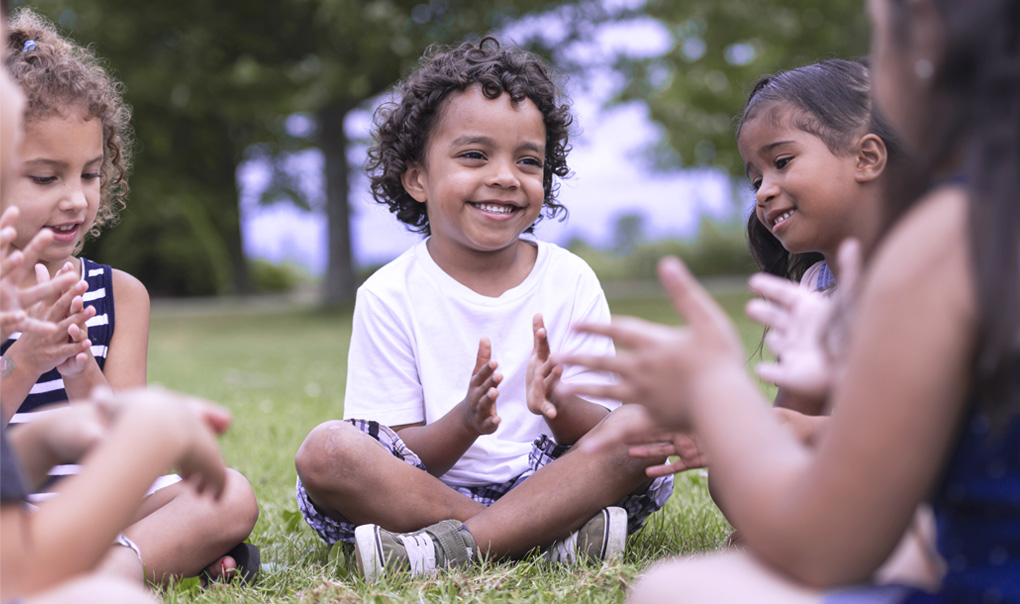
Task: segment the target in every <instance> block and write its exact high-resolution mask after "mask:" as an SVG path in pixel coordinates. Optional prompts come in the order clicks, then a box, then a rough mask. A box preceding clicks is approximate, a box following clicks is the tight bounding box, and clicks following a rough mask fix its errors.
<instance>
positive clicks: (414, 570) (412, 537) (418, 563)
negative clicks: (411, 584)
mask: <svg viewBox="0 0 1020 604" xmlns="http://www.w3.org/2000/svg"><path fill="white" fill-rule="evenodd" d="M396 537H397V538H398V539H400V541H401V543H403V544H404V551H406V552H407V561H408V562H409V563H410V564H411V574H412V575H418V574H422V573H426V572H429V571H432V570H435V568H436V547H435V545H434V544H433V543H432V538H431V537H429V536H428V534H426V533H411V534H406V535H396Z"/></svg>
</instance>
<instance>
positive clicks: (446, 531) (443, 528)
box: [354, 520, 477, 581]
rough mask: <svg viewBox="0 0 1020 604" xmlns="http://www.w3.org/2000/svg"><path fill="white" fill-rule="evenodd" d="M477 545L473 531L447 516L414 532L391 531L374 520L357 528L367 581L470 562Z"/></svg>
mask: <svg viewBox="0 0 1020 604" xmlns="http://www.w3.org/2000/svg"><path fill="white" fill-rule="evenodd" d="M476 551H477V548H476V546H475V540H474V538H473V537H472V536H471V533H469V532H468V531H467V529H466V528H464V525H463V524H462V523H461V522H459V521H457V520H444V521H442V522H439V523H437V524H433V525H432V526H427V527H425V528H423V529H422V530H420V531H415V532H412V533H392V532H390V531H387V530H385V529H382V528H379V526H378V525H375V524H363V525H361V526H359V527H357V528H356V529H354V554H355V556H356V557H357V560H358V571H359V572H360V573H361V576H362V577H364V578H365V580H366V581H374V580H376V579H377V578H379V577H380V576H382V574H383V573H385V572H410V573H411V576H412V577H414V576H417V575H423V574H426V573H431V572H435V571H436V570H438V569H441V568H452V567H455V566H461V565H462V564H467V563H468V562H470V561H471V560H473V559H474V558H475V553H476Z"/></svg>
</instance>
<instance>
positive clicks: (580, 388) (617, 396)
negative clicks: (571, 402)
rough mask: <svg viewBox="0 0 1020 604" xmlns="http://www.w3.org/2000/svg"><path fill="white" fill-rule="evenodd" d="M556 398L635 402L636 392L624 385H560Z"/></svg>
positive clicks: (557, 388)
mask: <svg viewBox="0 0 1020 604" xmlns="http://www.w3.org/2000/svg"><path fill="white" fill-rule="evenodd" d="M556 396H559V397H567V396H580V397H588V396H593V397H595V398H608V399H613V400H617V401H628V400H634V398H635V397H634V392H633V390H632V389H631V388H630V387H629V386H626V385H624V384H622V383H618V384H576V383H572V384H562V383H561V384H560V385H558V386H556Z"/></svg>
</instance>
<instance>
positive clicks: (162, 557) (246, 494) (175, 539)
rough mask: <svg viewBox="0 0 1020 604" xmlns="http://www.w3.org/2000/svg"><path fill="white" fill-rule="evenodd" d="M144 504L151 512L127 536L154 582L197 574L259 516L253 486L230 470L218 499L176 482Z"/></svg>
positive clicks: (243, 534)
mask: <svg viewBox="0 0 1020 604" xmlns="http://www.w3.org/2000/svg"><path fill="white" fill-rule="evenodd" d="M144 507H145V508H146V509H145V511H146V512H148V513H147V514H146V515H145V516H144V517H142V518H141V519H140V520H138V521H137V522H135V523H134V524H132V525H131V526H130V527H128V528H127V530H125V531H124V534H125V535H127V537H128V538H129V539H131V540H132V541H134V542H135V544H137V545H138V549H140V550H141V552H142V560H143V561H144V562H145V572H146V578H147V579H148V580H149V581H152V582H153V583H162V582H164V581H165V580H167V579H169V578H170V577H194V576H196V575H198V574H199V573H200V572H201V571H202V570H203V569H204V568H205V567H207V566H209V565H210V564H212V563H214V562H216V561H217V560H218V559H219V558H220V557H221V556H223V554H224V553H225V552H227V551H228V550H230V548H232V547H234V546H235V545H237V544H238V543H240V542H241V541H243V540H244V539H246V538H247V537H248V535H250V534H251V530H252V528H254V527H255V522H256V521H257V520H258V516H259V509H258V503H257V502H256V500H255V493H254V492H253V491H252V488H251V485H249V484H248V481H247V480H246V479H245V478H244V476H242V475H241V474H240V473H238V472H236V471H234V470H230V469H228V470H227V483H226V486H225V488H224V491H223V494H222V495H221V496H220V498H219V500H214V499H212V498H211V497H209V496H208V495H198V494H196V493H195V492H194V491H193V490H192V489H190V488H189V487H188V486H187V485H185V484H183V483H177V484H174V485H171V486H169V487H166V488H164V489H160V490H159V491H157V492H156V493H153V494H152V495H151V496H150V497H149V498H148V501H146V504H145V505H144ZM117 549H127V548H123V547H120V548H117ZM104 571H108V572H117V571H116V570H115V569H114V568H112V567H104Z"/></svg>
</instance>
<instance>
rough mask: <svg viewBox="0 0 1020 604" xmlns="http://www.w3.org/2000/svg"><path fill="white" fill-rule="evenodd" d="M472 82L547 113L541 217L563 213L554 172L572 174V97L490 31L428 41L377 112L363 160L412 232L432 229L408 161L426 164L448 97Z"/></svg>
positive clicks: (533, 59) (376, 188) (381, 196)
mask: <svg viewBox="0 0 1020 604" xmlns="http://www.w3.org/2000/svg"><path fill="white" fill-rule="evenodd" d="M475 84H479V85H480V86H481V89H482V93H483V94H485V96H486V97H488V98H490V99H495V98H499V96H500V95H502V94H503V93H504V92H505V93H507V94H509V95H510V99H511V101H512V102H513V103H515V104H516V103H520V102H521V101H523V100H524V99H529V100H530V101H531V102H532V103H534V104H535V106H536V107H537V108H538V110H539V111H541V112H542V118H543V121H544V122H545V132H546V138H545V164H544V166H543V175H542V182H543V185H544V189H545V199H544V201H543V205H544V207H543V210H542V216H540V217H539V220H541V219H542V217H543V216H544V217H546V218H555V217H556V216H559V215H561V214H563V215H565V214H566V211H567V210H566V208H564V207H563V206H562V205H560V204H559V203H557V202H556V193H557V191H558V190H559V184H558V183H557V182H556V179H555V178H554V177H559V178H565V177H566V176H567V175H568V174H569V173H570V169H569V168H568V167H567V153H568V152H569V151H570V146H569V145H568V144H567V137H568V134H569V132H568V131H569V128H570V124H571V123H572V121H573V119H572V118H571V116H570V106H569V103H568V102H566V100H565V99H564V97H563V95H562V94H561V92H560V90H559V89H558V87H557V85H556V83H555V82H554V81H553V76H552V70H551V69H550V68H549V67H548V66H547V65H546V64H545V62H544V61H542V60H541V59H539V58H538V57H537V56H535V55H534V54H532V53H530V52H527V51H525V50H522V49H520V48H515V47H509V48H503V47H501V46H500V44H499V41H498V40H496V39H495V38H493V37H491V36H489V37H485V38H482V39H481V40H480V41H479V42H478V43H477V44H474V43H471V42H465V43H463V44H461V45H460V46H458V47H456V48H444V47H441V46H438V45H433V46H430V47H429V49H428V50H426V51H425V54H424V56H423V57H422V59H421V61H420V62H419V66H418V69H416V70H415V71H414V72H413V73H411V75H409V76H408V77H407V78H406V79H404V80H403V81H402V82H400V83H399V84H398V85H397V87H396V89H395V91H394V96H395V97H397V100H392V101H388V102H385V103H383V104H382V105H380V107H379V108H378V109H377V110H376V112H375V128H374V133H373V138H374V140H375V143H374V145H373V146H372V147H371V149H369V151H368V161H367V162H366V164H365V171H366V172H367V173H368V176H369V179H370V181H371V186H372V196H373V197H375V200H376V201H377V202H379V203H382V204H386V205H387V206H389V209H390V212H392V213H394V214H396V215H397V219H399V220H400V221H401V222H403V223H405V224H406V225H407V228H408V229H409V230H412V231H416V232H419V233H424V234H426V235H427V234H429V232H430V231H429V219H428V214H427V213H426V208H425V204H422V203H419V202H417V201H415V199H414V198H413V197H411V196H410V195H409V194H408V193H407V191H405V190H404V185H403V183H402V182H401V177H402V176H403V174H404V172H406V171H407V169H408V167H409V166H410V165H412V164H415V163H421V162H424V160H425V147H426V145H427V144H428V138H429V134H430V132H431V130H432V127H433V126H434V125H435V123H436V121H437V119H438V117H439V115H440V112H441V109H442V106H443V101H444V100H446V98H447V97H449V96H450V94H451V93H455V92H461V91H463V90H465V89H467V88H468V87H470V86H472V85H475ZM561 219H562V218H561ZM537 222H538V221H536V223H537ZM533 226H534V225H533ZM528 230H529V231H530V230H531V228H529V229H528Z"/></svg>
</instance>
